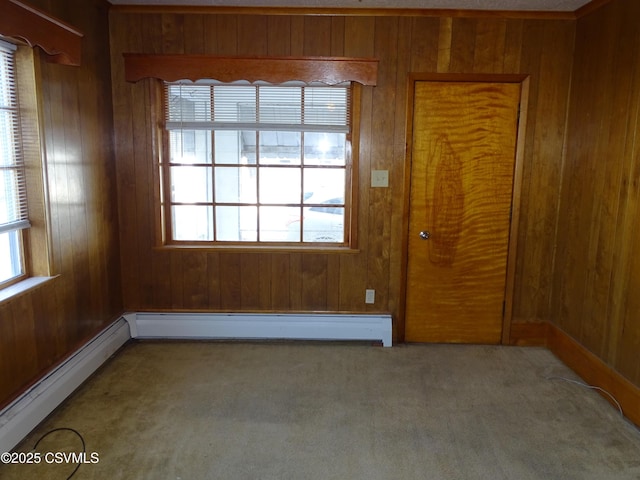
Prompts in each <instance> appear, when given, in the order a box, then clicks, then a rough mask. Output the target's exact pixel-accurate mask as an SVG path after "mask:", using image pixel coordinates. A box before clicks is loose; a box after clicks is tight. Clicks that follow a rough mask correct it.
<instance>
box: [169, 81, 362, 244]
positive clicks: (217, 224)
mask: <svg viewBox="0 0 640 480" xmlns="http://www.w3.org/2000/svg"><path fill="white" fill-rule="evenodd" d="M350 93H351V87H350V85H348V84H347V85H338V86H292V85H276V86H274V85H269V86H265V85H237V84H233V85H230V84H219V83H202V82H196V83H193V82H176V83H167V84H165V115H166V116H165V128H166V130H165V131H166V133H167V135H166V137H165V138H166V140H167V150H168V156H167V157H168V161H165V162H164V163H161V169H162V175H161V178H165V182H166V183H165V188H164V191H168V192H170V194H169V195H167V198H163V199H162V201H163V206H164V208H163V213H164V215H165V224H166V226H167V230H168V231H167V232H166V235H167V238H168V239H169V243H182V242H185V243H198V242H221V243H230V244H243V245H246V244H250V243H255V244H285V245H300V244H328V245H333V246H336V245H347V244H348V243H349V237H350V235H349V214H350V212H349V202H348V199H349V194H350V167H351V158H350V156H349V154H350V148H349V147H350V145H349V142H350V139H351V121H350V117H351V116H350V113H351V109H350V107H351V105H350V100H351V95H350ZM167 220H169V221H167Z"/></svg>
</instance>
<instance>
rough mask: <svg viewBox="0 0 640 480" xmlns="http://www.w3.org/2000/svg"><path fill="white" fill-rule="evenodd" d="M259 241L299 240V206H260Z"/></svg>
mask: <svg viewBox="0 0 640 480" xmlns="http://www.w3.org/2000/svg"><path fill="white" fill-rule="evenodd" d="M260 241H261V242H292V241H293V242H299V241H300V208H298V207H260Z"/></svg>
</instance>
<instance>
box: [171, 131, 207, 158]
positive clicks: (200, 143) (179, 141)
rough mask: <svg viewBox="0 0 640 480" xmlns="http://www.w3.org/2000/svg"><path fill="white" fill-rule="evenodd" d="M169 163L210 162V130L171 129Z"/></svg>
mask: <svg viewBox="0 0 640 480" xmlns="http://www.w3.org/2000/svg"><path fill="white" fill-rule="evenodd" d="M169 143H170V150H171V160H170V161H171V163H187V164H193V163H211V132H209V131H207V130H172V131H171V132H170V136H169Z"/></svg>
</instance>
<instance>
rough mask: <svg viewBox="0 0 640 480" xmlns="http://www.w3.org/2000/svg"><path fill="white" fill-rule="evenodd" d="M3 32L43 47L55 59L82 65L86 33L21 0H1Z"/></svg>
mask: <svg viewBox="0 0 640 480" xmlns="http://www.w3.org/2000/svg"><path fill="white" fill-rule="evenodd" d="M0 35H3V36H5V37H11V38H17V39H20V40H24V41H25V42H27V43H28V44H29V46H31V47H35V46H38V47H40V48H41V49H42V50H44V52H45V53H46V54H47V55H48V57H47V60H48V61H50V62H52V63H61V64H64V65H76V66H77V65H80V57H81V50H82V44H81V40H82V37H83V34H82V33H80V32H79V31H78V30H76V29H75V28H73V27H71V26H70V25H67V24H66V23H64V22H62V21H60V20H58V19H56V18H54V17H52V16H51V15H49V14H47V13H45V12H43V11H42V10H38V9H37V8H34V7H31V6H30V5H27V4H25V3H24V2H21V1H19V0H0Z"/></svg>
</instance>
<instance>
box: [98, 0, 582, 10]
mask: <svg viewBox="0 0 640 480" xmlns="http://www.w3.org/2000/svg"><path fill="white" fill-rule="evenodd" d="M590 1H591V0H110V2H111V3H113V4H115V5H186V6H202V5H208V6H218V7H220V6H222V7H229V6H232V7H316V8H324V7H332V8H425V9H454V10H458V9H462V10H522V11H543V12H567V11H568V12H574V11H576V10H577V9H579V8H580V7H582V6H583V5H585V4H587V3H589V2H590Z"/></svg>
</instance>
